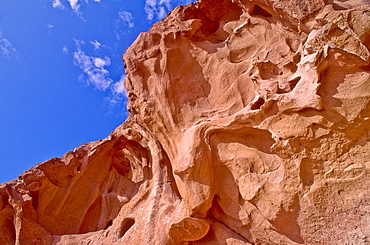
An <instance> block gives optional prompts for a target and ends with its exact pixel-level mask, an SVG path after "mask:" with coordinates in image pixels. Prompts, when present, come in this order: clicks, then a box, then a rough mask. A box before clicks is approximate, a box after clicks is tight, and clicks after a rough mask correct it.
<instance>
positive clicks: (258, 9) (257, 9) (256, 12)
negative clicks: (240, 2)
mask: <svg viewBox="0 0 370 245" xmlns="http://www.w3.org/2000/svg"><path fill="white" fill-rule="evenodd" d="M249 14H250V15H260V16H263V17H266V18H267V17H271V16H272V15H271V14H270V13H269V12H268V11H266V10H264V9H263V8H261V7H260V6H258V5H255V6H254V7H253V8H252V10H251V11H250V12H249Z"/></svg>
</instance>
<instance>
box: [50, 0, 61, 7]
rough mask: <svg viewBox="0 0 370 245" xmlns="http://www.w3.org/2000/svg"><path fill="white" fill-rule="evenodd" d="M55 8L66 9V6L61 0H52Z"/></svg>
mask: <svg viewBox="0 0 370 245" xmlns="http://www.w3.org/2000/svg"><path fill="white" fill-rule="evenodd" d="M52 4H53V8H59V9H64V5H63V4H62V3H61V2H60V0H52Z"/></svg>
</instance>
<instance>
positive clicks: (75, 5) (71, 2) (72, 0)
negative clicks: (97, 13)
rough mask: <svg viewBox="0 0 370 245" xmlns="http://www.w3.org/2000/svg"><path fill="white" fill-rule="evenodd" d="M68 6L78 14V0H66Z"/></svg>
mask: <svg viewBox="0 0 370 245" xmlns="http://www.w3.org/2000/svg"><path fill="white" fill-rule="evenodd" d="M68 2H69V5H70V6H71V9H73V10H74V11H75V12H78V10H79V8H80V5H79V4H78V0H68Z"/></svg>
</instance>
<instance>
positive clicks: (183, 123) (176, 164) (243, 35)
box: [0, 0, 370, 245]
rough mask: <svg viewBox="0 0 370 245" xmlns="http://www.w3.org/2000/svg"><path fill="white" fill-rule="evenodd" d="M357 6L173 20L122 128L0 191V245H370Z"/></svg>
mask: <svg viewBox="0 0 370 245" xmlns="http://www.w3.org/2000/svg"><path fill="white" fill-rule="evenodd" d="M368 4H369V1H366V0H363V1H361V0H358V1H356V0H350V1H345V0H331V1H329V0H306V1H303V0H296V1H293V0H255V1H246V0H233V1H231V0H213V1H211V0H199V1H198V2H197V3H196V4H190V5H188V6H185V7H178V8H176V9H175V10H174V11H172V13H171V14H170V15H169V16H167V18H166V19H165V20H163V21H161V22H158V23H157V24H155V25H154V26H153V27H152V28H151V29H150V31H149V32H148V33H143V34H141V35H140V36H139V37H138V39H137V40H136V41H135V42H134V44H133V45H132V46H131V47H130V48H129V49H128V50H127V53H126V54H125V55H124V60H125V64H126V68H127V77H126V80H125V86H126V89H127V95H128V97H129V103H128V109H129V111H130V116H129V118H128V119H127V121H126V122H124V123H123V124H122V125H121V126H119V127H118V128H117V129H116V130H115V131H114V132H112V134H111V135H110V136H109V137H107V138H106V139H104V140H101V141H97V142H92V143H89V144H84V145H82V146H81V147H79V148H77V149H75V150H74V151H71V152H68V153H67V154H65V155H64V156H63V157H62V158H61V159H51V160H49V161H47V162H44V163H41V164H38V165H36V166H35V167H34V168H32V169H30V170H29V171H27V172H26V173H24V174H22V175H21V176H20V177H19V179H17V180H14V181H11V182H8V183H6V184H3V185H1V186H0V197H1V198H0V233H1V235H0V244H14V243H16V244H230V245H231V244H235V245H236V244H369V243H370V188H369V186H370V141H369V137H370V65H369V61H370V53H369V49H370V7H369V5H368Z"/></svg>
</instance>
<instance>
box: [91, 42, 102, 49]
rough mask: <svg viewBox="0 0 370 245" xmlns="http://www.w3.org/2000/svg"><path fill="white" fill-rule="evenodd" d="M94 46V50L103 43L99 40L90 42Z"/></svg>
mask: <svg viewBox="0 0 370 245" xmlns="http://www.w3.org/2000/svg"><path fill="white" fill-rule="evenodd" d="M90 43H91V44H92V45H93V46H94V50H97V49H99V48H100V47H101V43H99V42H98V41H97V40H95V41H91V42H90Z"/></svg>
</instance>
